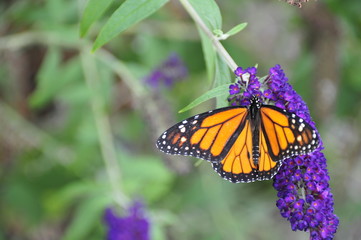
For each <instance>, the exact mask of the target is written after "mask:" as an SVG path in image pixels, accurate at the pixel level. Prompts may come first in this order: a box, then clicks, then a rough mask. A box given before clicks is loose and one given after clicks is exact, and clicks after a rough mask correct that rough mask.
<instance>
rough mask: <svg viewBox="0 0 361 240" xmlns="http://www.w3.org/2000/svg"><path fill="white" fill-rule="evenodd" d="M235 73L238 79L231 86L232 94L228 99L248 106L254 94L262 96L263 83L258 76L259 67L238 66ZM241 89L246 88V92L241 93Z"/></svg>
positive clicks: (230, 92) (235, 103)
mask: <svg viewBox="0 0 361 240" xmlns="http://www.w3.org/2000/svg"><path fill="white" fill-rule="evenodd" d="M234 73H235V74H236V76H237V79H238V81H237V82H236V83H234V84H231V85H230V86H229V94H230V95H231V96H230V97H229V98H228V101H229V102H230V103H231V104H232V105H234V106H236V105H241V106H247V105H249V104H250V99H251V97H252V96H253V95H254V96H258V97H261V96H262V92H261V91H260V88H261V83H260V81H259V79H258V77H257V76H256V74H257V68H255V67H249V68H247V69H243V68H241V67H238V68H237V69H236V71H234ZM241 89H244V92H243V93H242V94H239V93H240V92H241Z"/></svg>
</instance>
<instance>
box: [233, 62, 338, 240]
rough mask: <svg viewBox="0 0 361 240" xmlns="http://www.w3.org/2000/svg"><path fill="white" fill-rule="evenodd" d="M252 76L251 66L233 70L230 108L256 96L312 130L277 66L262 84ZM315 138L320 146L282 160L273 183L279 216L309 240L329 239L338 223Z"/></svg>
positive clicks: (305, 110)
mask: <svg viewBox="0 0 361 240" xmlns="http://www.w3.org/2000/svg"><path fill="white" fill-rule="evenodd" d="M256 74H257V69H256V68H254V67H252V68H247V69H243V68H241V67H238V68H237V69H236V70H235V75H236V76H237V79H238V81H237V82H236V83H235V84H232V85H231V86H230V95H231V96H230V97H229V98H228V100H229V102H230V103H231V105H239V106H248V105H249V104H250V99H251V98H252V96H257V97H258V98H259V100H260V101H261V102H262V103H264V102H267V104H271V105H275V106H277V107H279V108H282V109H285V110H287V111H288V112H291V113H294V114H296V115H297V116H299V117H301V118H302V119H304V121H306V122H307V123H308V124H310V125H311V126H312V127H313V128H315V123H314V122H313V121H312V119H311V116H310V112H309V110H308V107H307V105H306V103H305V102H304V101H303V100H302V98H301V97H300V96H299V95H298V94H297V93H296V91H295V90H294V89H293V88H292V86H291V85H290V84H289V83H288V78H287V77H286V75H285V73H284V71H283V69H282V68H281V66H280V65H276V66H274V67H273V68H271V69H270V70H269V75H268V76H267V77H266V78H264V81H263V82H261V81H260V80H259V78H258V77H257V76H256ZM241 89H242V90H243V92H241V91H240V90H241ZM316 132H317V131H316ZM317 134H318V133H317ZM318 138H319V139H320V144H319V147H318V148H317V149H316V150H315V151H314V152H313V153H310V154H307V155H300V156H296V157H292V158H288V159H285V160H283V164H282V166H281V168H280V170H279V172H278V173H277V174H276V175H275V177H274V183H273V186H274V188H275V189H276V190H277V196H278V197H279V199H278V201H277V203H276V205H277V207H278V208H279V210H280V213H281V216H282V217H284V218H286V219H287V220H288V221H289V222H290V225H291V229H292V230H294V231H296V230H299V231H308V232H309V233H310V239H311V240H316V239H333V237H334V234H335V233H336V231H337V227H338V224H339V220H338V217H337V216H336V215H335V214H334V209H333V196H332V193H331V189H330V187H329V180H330V177H329V176H328V171H327V168H326V167H327V164H326V158H325V156H324V155H323V153H322V152H321V150H322V149H323V143H322V141H321V138H320V137H319V136H318Z"/></svg>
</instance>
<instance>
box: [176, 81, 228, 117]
mask: <svg viewBox="0 0 361 240" xmlns="http://www.w3.org/2000/svg"><path fill="white" fill-rule="evenodd" d="M228 90H229V83H228V84H224V85H221V86H218V87H216V88H213V89H212V90H209V91H208V92H206V93H204V94H203V95H202V96H200V97H198V98H197V99H196V100H194V101H193V102H191V103H190V104H188V105H187V106H186V107H184V108H182V109H181V110H179V113H182V112H185V111H188V110H189V109H192V108H194V107H195V106H198V105H199V104H201V103H202V102H205V101H207V100H209V99H211V98H214V97H218V96H221V95H224V94H225V93H228Z"/></svg>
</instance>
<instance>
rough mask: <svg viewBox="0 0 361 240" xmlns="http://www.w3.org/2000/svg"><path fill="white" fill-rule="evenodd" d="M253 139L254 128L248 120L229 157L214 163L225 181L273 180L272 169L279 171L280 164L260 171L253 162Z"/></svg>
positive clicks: (215, 168) (274, 164)
mask: <svg viewBox="0 0 361 240" xmlns="http://www.w3.org/2000/svg"><path fill="white" fill-rule="evenodd" d="M252 139H253V136H252V127H251V123H250V120H249V119H247V120H246V122H245V124H244V128H242V129H240V132H239V134H237V140H236V141H235V142H234V144H233V145H232V147H231V148H230V150H229V152H228V153H227V155H226V156H225V157H224V158H223V159H222V160H221V161H219V162H213V163H212V166H213V168H214V170H215V171H216V172H218V174H219V175H220V176H221V177H223V178H224V179H227V180H229V181H231V182H235V183H236V182H254V181H256V180H266V179H269V178H271V169H276V168H277V170H278V163H277V162H273V163H272V167H271V166H269V167H268V168H267V169H266V167H263V168H262V170H261V169H259V166H258V165H255V164H254V161H253V156H252V149H253V140H252ZM275 171H276V170H275ZM267 177H268V178H267Z"/></svg>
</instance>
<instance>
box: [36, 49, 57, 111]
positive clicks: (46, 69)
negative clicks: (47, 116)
mask: <svg viewBox="0 0 361 240" xmlns="http://www.w3.org/2000/svg"><path fill="white" fill-rule="evenodd" d="M60 61H61V55H60V50H59V48H56V47H51V48H49V50H48V51H47V54H46V56H45V59H44V61H43V64H42V65H41V68H40V70H39V72H38V75H37V76H36V78H37V88H36V90H35V91H34V93H33V94H32V95H31V97H30V106H32V107H35V108H36V107H41V106H42V105H44V104H46V103H47V102H48V101H50V99H51V98H52V97H53V94H54V91H55V90H56V87H58V85H59V83H60V81H58V79H57V77H58V76H59V75H58V74H59V72H58V69H59V65H60Z"/></svg>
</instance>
